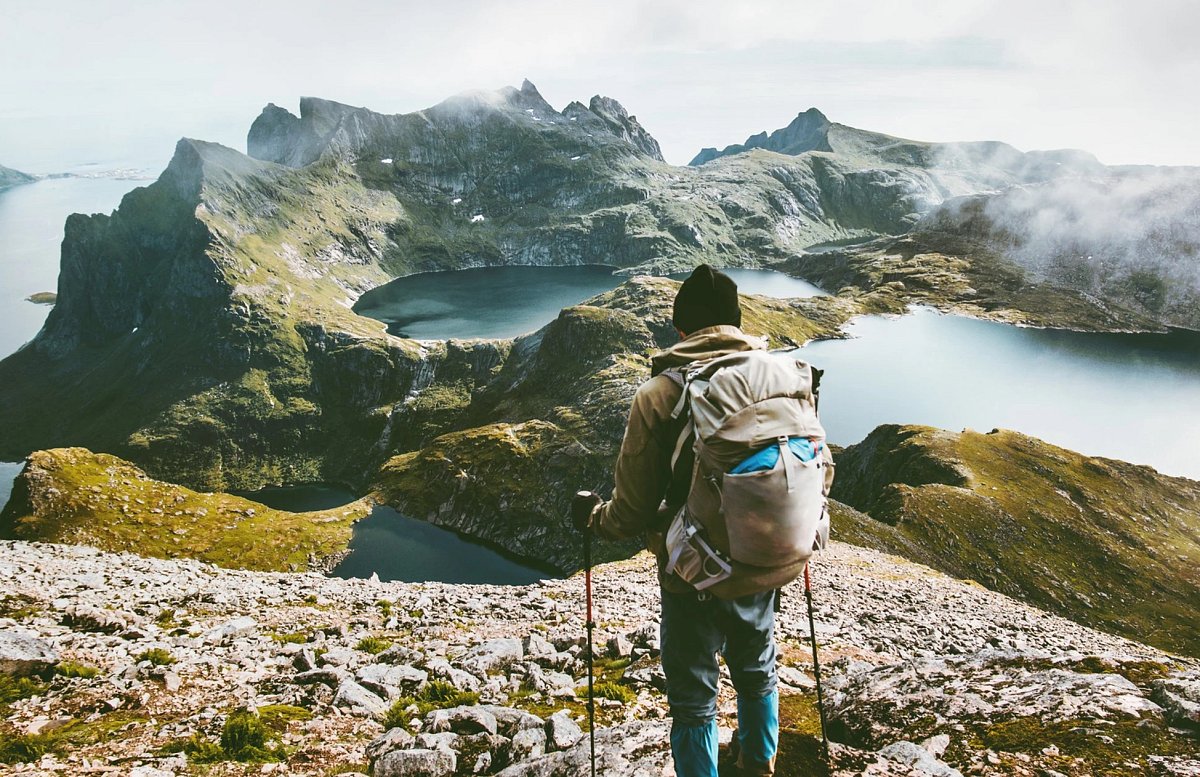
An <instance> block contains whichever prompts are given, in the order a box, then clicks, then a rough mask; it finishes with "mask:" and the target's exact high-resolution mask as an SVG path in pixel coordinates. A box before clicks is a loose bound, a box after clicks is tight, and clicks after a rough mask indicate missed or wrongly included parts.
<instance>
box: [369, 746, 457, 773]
mask: <svg viewBox="0 0 1200 777" xmlns="http://www.w3.org/2000/svg"><path fill="white" fill-rule="evenodd" d="M457 767H458V759H457V758H456V757H455V755H454V753H452V752H449V751H447V750H393V751H392V752H390V753H387V754H385V755H384V756H382V757H381V758H380V759H379V760H378V761H376V762H375V769H374V775H375V777H450V775H452V774H454V771H455V769H456V768H457Z"/></svg>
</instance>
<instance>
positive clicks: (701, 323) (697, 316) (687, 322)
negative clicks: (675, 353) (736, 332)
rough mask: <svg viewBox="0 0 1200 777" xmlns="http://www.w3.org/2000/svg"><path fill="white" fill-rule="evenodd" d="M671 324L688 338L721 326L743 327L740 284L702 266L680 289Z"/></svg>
mask: <svg viewBox="0 0 1200 777" xmlns="http://www.w3.org/2000/svg"><path fill="white" fill-rule="evenodd" d="M671 323H672V324H674V325H675V327H676V328H677V329H679V330H680V331H682V332H683V333H684V334H687V335H690V334H691V333H693V332H695V331H697V330H700V329H704V328H706V327H710V326H717V325H719V324H727V325H730V326H741V325H742V308H741V305H739V304H738V293H737V284H736V283H734V282H733V279H732V278H730V277H729V276H728V275H726V274H725V273H723V272H717V271H716V270H714V269H713V268H711V267H709V266H708V265H707V264H702V265H700V266H699V267H697V268H696V269H695V270H693V271H692V274H691V275H690V276H689V277H688V279H687V280H686V281H684V282H683V285H682V286H680V287H679V293H678V294H676V295H675V308H674V311H673V312H672V315H671Z"/></svg>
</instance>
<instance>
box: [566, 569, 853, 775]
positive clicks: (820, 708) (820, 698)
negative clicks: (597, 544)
mask: <svg viewBox="0 0 1200 777" xmlns="http://www.w3.org/2000/svg"><path fill="white" fill-rule="evenodd" d="M589 574H590V573H589ZM804 598H805V599H807V600H808V631H809V633H810V634H811V635H812V651H813V673H814V674H815V675H816V678H817V712H819V713H820V715H821V748H822V750H823V751H824V752H825V763H826V764H828V763H829V737H828V735H827V734H826V733H825V728H826V725H825V694H824V693H823V692H822V691H821V661H820V660H819V659H818V658H817V624H816V621H815V620H813V595H812V578H810V577H809V575H808V564H805V565H804Z"/></svg>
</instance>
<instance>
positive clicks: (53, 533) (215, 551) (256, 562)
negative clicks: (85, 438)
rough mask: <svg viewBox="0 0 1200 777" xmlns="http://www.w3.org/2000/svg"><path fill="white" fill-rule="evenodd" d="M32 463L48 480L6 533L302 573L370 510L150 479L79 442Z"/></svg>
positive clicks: (165, 621) (166, 618)
mask: <svg viewBox="0 0 1200 777" xmlns="http://www.w3.org/2000/svg"><path fill="white" fill-rule="evenodd" d="M264 401H265V400H264ZM30 466H31V467H32V469H33V470H34V471H36V472H37V473H38V477H39V480H38V482H39V483H41V484H44V486H45V487H44V488H42V489H40V491H39V494H38V498H37V499H36V500H34V501H33V502H28V500H26V502H23V503H22V508H23V509H21V510H20V511H19V512H21V513H24V514H18V515H13V516H12V520H11V536H12V537H14V538H17V539H24V540H31V541H46V542H66V543H74V544H79V543H85V544H88V545H92V546H94V547H97V548H100V549H102V550H107V551H112V552H122V551H127V552H134V553H138V554H140V555H144V556H154V557H158V558H176V557H185V558H196V559H200V560H202V561H208V562H211V563H214V564H217V565H220V566H225V567H231V568H241V569H258V570H267V571H291V570H293V569H295V570H306V569H308V568H309V561H310V556H311V557H315V558H325V557H328V556H330V555H332V554H334V553H337V552H340V551H343V550H344V549H345V548H346V546H347V545H348V543H349V541H350V535H351V526H352V525H353V523H354V522H355V521H356V520H358V519H359V518H361V517H363V516H364V515H366V514H367V512H369V509H370V508H369V506H368V505H367V504H366V502H363V501H358V502H352V503H350V504H349V505H345V506H343V507H339V508H336V509H331V510H325V511H319V512H315V513H293V512H287V511H282V510H273V509H271V508H269V507H267V506H265V505H262V504H259V503H257V502H252V501H250V500H248V499H243V498H241V497H238V496H233V495H231V494H225V493H220V492H217V493H204V492H198V491H193V490H191V489H189V488H185V487H183V486H179V485H175V484H172V483H168V482H164V481H158V480H153V479H151V478H149V477H147V476H146V475H145V473H144V472H143V471H142V470H141V469H139V468H137V467H135V466H134V465H132V464H130V463H129V462H128V461H124V460H122V459H119V458H117V457H115V456H112V455H109V454H105V453H93V452H91V451H89V450H87V449H85V448H57V449H53V450H43V451H36V452H35V453H33V454H32V455H31V464H30ZM93 489H96V490H93ZM34 504H36V505H37V507H36V508H34V507H33V506H32V505H34ZM177 532H180V533H177ZM174 615H175V614H174V613H173V612H169V611H165V612H164V613H161V614H160V615H159V619H158V623H159V625H160V626H163V627H164V628H166V627H169V626H170V625H171V624H172V623H173V619H174Z"/></svg>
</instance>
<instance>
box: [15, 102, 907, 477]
mask: <svg viewBox="0 0 1200 777" xmlns="http://www.w3.org/2000/svg"><path fill="white" fill-rule="evenodd" d="M300 113H301V115H300V116H299V117H295V116H292V115H291V114H289V113H288V112H287V111H284V110H282V109H280V108H277V107H275V106H268V108H267V109H266V110H264V112H263V114H262V115H261V116H260V117H259V119H258V120H257V121H256V122H255V124H254V126H253V127H252V129H251V132H250V136H249V147H250V149H251V151H252V152H253V153H254V155H255V156H257V157H259V158H253V157H248V156H246V155H243V154H239V153H238V152H236V151H233V150H231V149H227V148H224V147H221V146H219V145H216V144H211V143H205V142H202V141H196V140H184V141H181V142H180V143H179V145H178V147H177V148H176V153H175V156H174V158H173V159H172V161H171V164H170V165H169V166H168V168H167V169H166V170H165V171H164V172H163V174H162V176H161V177H160V179H159V180H158V181H156V182H155V183H154V184H152V185H150V186H148V187H145V188H143V189H138V190H135V191H133V192H131V193H130V194H129V195H127V196H126V197H125V199H124V200H123V201H122V204H121V207H120V208H118V209H117V211H115V212H114V213H113V214H111V215H107V216H104V215H102V216H89V217H85V216H75V217H72V218H71V219H70V220H69V222H68V224H67V230H66V239H65V241H64V244H63V261H62V273H61V278H60V283H59V295H58V304H57V306H56V308H55V310H54V311H53V312H52V313H51V315H50V317H49V319H48V321H47V323H46V326H45V328H44V330H43V331H42V332H41V333H40V334H39V336H38V337H37V338H36V339H35V340H34V341H33V342H32V343H31V344H30V345H29V346H28V347H26V348H25V349H23V350H22V351H21V352H19V353H17V354H15V355H13V356H12V357H10V358H9V359H6V360H5V361H4V362H2V363H0V400H3V401H2V402H0V458H6V459H10V460H15V459H19V458H21V457H23V456H24V455H26V454H27V453H29V452H30V451H32V450H35V449H38V448H47V447H62V446H71V445H80V446H85V447H89V448H92V449H96V450H105V451H111V452H114V453H117V454H120V455H122V456H124V457H126V458H129V459H131V460H133V461H135V462H137V463H138V464H140V465H142V466H144V467H146V468H147V471H149V472H150V473H152V474H154V475H160V476H164V477H169V478H171V479H174V480H177V481H180V482H184V483H187V484H190V485H194V486H197V487H200V486H203V487H206V488H218V487H230V486H238V487H246V488H252V487H255V486H259V485H263V484H265V483H270V482H277V481H279V480H310V479H315V478H335V479H339V480H347V481H349V482H354V483H361V482H364V481H365V480H366V479H367V478H368V476H369V473H370V472H372V471H373V467H374V466H376V465H377V464H378V463H379V462H380V461H382V460H383V459H384V458H386V456H388V455H390V454H392V453H395V452H399V451H403V450H409V449H411V446H415V445H419V444H421V443H422V442H424V441H427V440H428V439H430V437H431V436H432V435H433V434H434V433H435V432H437V433H440V432H441V431H445V427H444V426H443V423H445V422H447V419H449V418H450V417H452V416H454V414H455V412H454V411H449V410H447V409H446V406H447V405H449V406H453V405H455V403H459V404H462V397H463V394H462V392H463V391H469V390H473V389H471V386H473V385H474V383H473V382H474V381H475V380H477V379H479V377H480V376H478V375H475V376H473V377H471V379H470V380H467V381H465V382H464V381H462V380H454V381H449V380H447V381H446V382H444V383H442V384H439V388H438V390H437V391H435V392H434V394H433V395H432V396H437V392H438V391H440V392H441V394H442V395H443V396H444V397H445V398H446V399H447V400H448V403H436V402H427V403H426V404H427V405H435V404H436V405H438V407H436V408H435V407H431V406H430V407H426V406H425V405H422V404H421V403H422V401H423V400H417V401H416V402H409V399H411V396H410V395H413V394H415V393H417V392H416V391H415V388H420V387H421V385H422V383H421V382H422V381H423V380H426V379H427V378H428V374H429V373H430V371H436V370H437V369H439V368H441V367H443V366H446V367H447V369H449V372H450V373H453V372H454V370H455V369H457V367H454V366H448V365H445V364H443V362H446V361H448V362H454V361H455V359H458V358H460V357H461V358H462V359H464V360H465V361H464V362H462V364H464V366H465V365H466V363H467V362H471V360H472V359H474V358H475V356H471V355H467V354H465V353H464V352H461V351H458V350H455V349H449V350H447V349H445V348H443V347H427V346H421V345H417V344H416V343H412V342H405V341H401V340H397V339H396V338H392V337H389V336H388V335H386V333H384V332H383V331H382V329H383V328H382V326H381V325H380V324H378V323H377V322H375V321H371V320H368V319H364V318H361V317H359V316H357V315H355V314H354V313H353V311H352V310H350V305H352V304H353V302H354V300H355V299H356V298H357V297H358V296H359V295H360V294H361V293H362V292H363V291H365V290H367V289H369V288H372V287H374V286H377V285H379V284H381V283H383V282H385V281H387V280H389V279H391V278H393V277H395V276H397V275H403V274H406V273H410V272H415V271H421V270H436V269H449V268H461V267H469V266H479V265H493V264H511V263H520V264H572V263H606V264H616V265H619V266H622V267H645V268H649V269H654V270H656V271H666V270H677V269H680V268H687V267H690V266H692V265H693V264H695V263H696V262H698V261H701V260H706V261H710V262H713V263H715V264H718V265H722V264H758V263H761V262H763V261H773V260H778V259H781V258H783V257H785V256H787V255H788V254H789V253H791V252H793V251H794V250H796V248H797V247H799V246H803V245H808V244H811V243H813V242H819V241H822V240H826V239H833V238H844V237H853V236H859V235H864V234H874V233H875V232H877V231H880V230H882V231H887V232H894V231H902V230H903V229H906V228H907V225H908V224H909V222H910V221H911V219H912V211H913V209H914V208H915V207H916V205H915V204H914V202H915V201H914V200H913V199H912V197H911V196H910V195H909V194H908V189H909V187H908V185H907V184H906V183H904V182H903V181H902V180H900V179H896V178H894V176H896V175H900V176H901V178H903V174H901V173H898V172H895V171H890V172H889V171H881V170H880V169H878V168H876V167H868V168H862V167H860V166H856V163H853V162H850V163H843V162H840V161H837V160H828V159H825V160H821V161H820V162H819V163H814V162H812V161H811V160H805V159H800V158H797V159H796V160H794V161H790V162H785V164H782V165H781V164H778V162H777V161H776V160H770V164H765V163H764V160H756V159H751V160H747V159H743V158H733V159H731V160H729V161H728V162H727V163H725V164H723V165H722V166H718V167H714V168H712V169H709V168H706V169H705V170H703V171H695V170H690V169H687V168H673V167H670V166H667V165H665V164H664V163H663V162H662V161H661V158H660V156H661V155H660V154H659V153H658V150H657V144H655V143H654V141H653V139H652V138H650V136H649V135H648V134H647V133H646V132H645V130H644V129H643V128H642V127H641V126H640V125H639V124H638V123H637V121H636V119H634V118H633V117H631V116H629V115H628V113H627V112H626V111H625V110H624V108H622V107H621V106H620V105H619V104H618V103H616V102H615V101H612V100H609V99H606V98H596V99H594V100H592V102H591V105H590V106H589V107H586V108H585V107H583V106H582V105H581V104H573V105H572V106H569V107H568V109H567V110H565V111H563V112H561V113H560V112H558V111H555V110H554V109H553V108H552V107H551V106H549V105H548V104H547V103H546V101H545V100H544V99H542V97H541V95H540V94H538V92H537V90H536V88H534V87H533V85H532V84H529V83H525V84H524V85H523V86H522V87H521V88H520V89H504V90H500V91H499V92H476V93H468V94H464V95H459V96H457V97H453V98H451V99H449V100H447V101H445V102H443V103H441V104H439V105H436V106H434V107H432V108H430V109H428V110H426V111H421V112H418V113H413V114H405V115H399V116H385V115H381V114H376V113H372V112H371V111H368V110H366V109H362V108H353V107H351V106H346V105H342V104H339V103H334V102H329V101H325V100H318V99H314V98H305V99H304V100H302V101H301V111H300ZM904 180H907V179H904ZM829 304H831V305H833V306H834V307H836V308H838V310H841V307H838V306H841V305H843V303H842V302H837V303H833V302H830V303H829ZM851 305H852V303H851ZM843 312H844V311H843ZM501 360H502V359H501V357H500V356H498V355H493V356H489V357H486V358H484V362H486V363H488V364H489V365H490V367H488V369H491V368H497V367H498V366H499V363H500V361H501ZM468 372H478V370H475V368H474V367H472V368H470V369H468ZM428 396H431V395H427V397H428ZM414 408H415V409H414ZM425 410H428V411H430V412H431V413H432V415H430V416H428V417H425V416H424V415H423V411H425ZM410 411H411V412H410ZM483 420H484V421H489V420H492V419H483Z"/></svg>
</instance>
